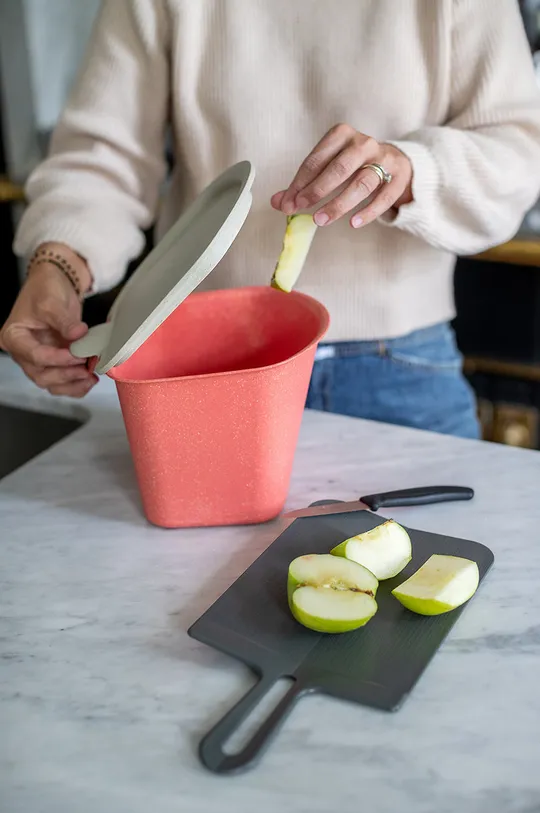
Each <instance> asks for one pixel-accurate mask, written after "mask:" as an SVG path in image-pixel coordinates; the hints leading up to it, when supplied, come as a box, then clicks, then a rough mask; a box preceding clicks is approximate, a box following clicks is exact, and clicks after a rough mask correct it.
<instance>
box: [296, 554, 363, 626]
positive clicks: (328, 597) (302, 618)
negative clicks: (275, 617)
mask: <svg viewBox="0 0 540 813" xmlns="http://www.w3.org/2000/svg"><path fill="white" fill-rule="evenodd" d="M378 586H379V583H378V581H377V579H376V578H375V576H374V575H373V573H370V572H369V570H366V568H365V567H362V565H359V564H357V563H356V562H349V560H348V559H340V558H338V557H337V556H331V555H330V554H329V553H322V554H316V553H312V554H308V555H307V556H299V557H298V558H297V559H294V560H293V561H292V562H291V564H290V565H289V576H288V580H287V592H288V596H289V607H290V608H291V612H292V614H293V616H294V617H295V618H296V620H297V621H298V622H299V623H300V624H302V625H303V626H304V627H307V628H308V629H310V630H315V631H316V632H349V631H350V630H355V629H358V627H362V626H363V625H364V624H367V622H368V621H369V619H370V618H372V617H373V616H374V615H375V613H376V612H377V602H376V601H375V593H376V592H377V587H378Z"/></svg>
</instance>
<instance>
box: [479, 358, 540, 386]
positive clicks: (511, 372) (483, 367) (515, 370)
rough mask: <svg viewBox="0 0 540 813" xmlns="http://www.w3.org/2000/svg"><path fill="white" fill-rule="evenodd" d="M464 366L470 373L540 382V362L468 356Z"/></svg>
mask: <svg viewBox="0 0 540 813" xmlns="http://www.w3.org/2000/svg"><path fill="white" fill-rule="evenodd" d="M463 366H464V370H465V372H466V373H467V374H469V375H472V374H474V373H486V374H488V375H501V376H504V377H506V378H520V379H522V380H523V381H535V382H540V364H523V363H520V362H514V361H498V360H497V359H488V358H479V357H475V356H467V357H466V358H465V360H464V365H463Z"/></svg>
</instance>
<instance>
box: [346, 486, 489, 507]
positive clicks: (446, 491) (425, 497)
mask: <svg viewBox="0 0 540 813" xmlns="http://www.w3.org/2000/svg"><path fill="white" fill-rule="evenodd" d="M473 497H474V491H473V490H472V488H465V487H464V486H424V487H423V488H404V489H403V490H402V491H383V492H382V493H381V494H368V496H367V497H360V502H363V503H365V504H366V505H367V506H368V507H369V508H371V510H372V511H378V510H379V508H397V507H401V506H409V505H431V504H432V503H436V502H455V501H457V500H472V498H473Z"/></svg>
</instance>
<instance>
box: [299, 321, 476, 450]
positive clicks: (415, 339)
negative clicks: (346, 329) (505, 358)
mask: <svg viewBox="0 0 540 813" xmlns="http://www.w3.org/2000/svg"><path fill="white" fill-rule="evenodd" d="M306 406H307V408H308V409H317V410H322V411H324V412H335V413H338V414H339V415H350V416H352V417H354V418H367V419H369V420H375V421H383V422H385V423H393V424H398V425H400V426H412V427H416V428H418V429H428V430H431V431H432V432H439V433H441V434H445V435H456V436H458V437H464V438H478V437H480V427H479V422H478V418H477V414H476V403H475V397H474V393H473V391H472V388H471V387H470V385H469V384H468V383H467V381H466V379H465V378H464V376H463V373H462V356H461V354H460V352H459V350H458V348H457V345H456V340H455V336H454V331H453V330H452V328H451V327H450V325H448V324H440V325H436V326H434V327H429V328H425V329H423V330H417V331H415V332H414V333H410V334H409V335H408V336H403V337H400V338H398V339H388V340H385V341H369V342H337V343H335V344H321V345H320V346H319V349H318V351H317V356H316V360H315V366H314V369H313V375H312V378H311V384H310V387H309V393H308V398H307V404H306Z"/></svg>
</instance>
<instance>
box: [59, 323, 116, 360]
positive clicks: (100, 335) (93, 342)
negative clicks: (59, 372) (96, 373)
mask: <svg viewBox="0 0 540 813" xmlns="http://www.w3.org/2000/svg"><path fill="white" fill-rule="evenodd" d="M112 327H113V326H112V322H104V323H103V324H102V325H96V326H95V327H91V328H90V330H89V331H88V333H87V334H86V336H83V337H82V339H79V340H78V341H76V342H73V343H72V344H71V345H70V347H69V349H70V351H71V352H72V354H73V355H74V356H75V357H76V358H80V359H89V358H92V357H93V356H96V357H97V358H99V357H100V356H101V354H102V353H103V351H104V350H105V348H106V347H107V345H108V344H109V340H110V338H111V332H112Z"/></svg>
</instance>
